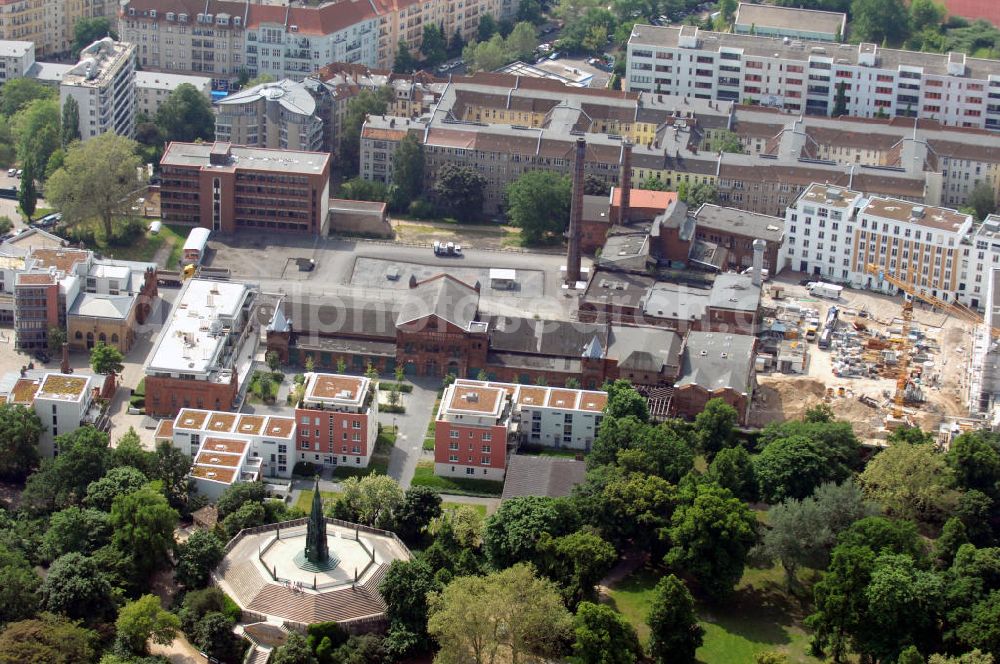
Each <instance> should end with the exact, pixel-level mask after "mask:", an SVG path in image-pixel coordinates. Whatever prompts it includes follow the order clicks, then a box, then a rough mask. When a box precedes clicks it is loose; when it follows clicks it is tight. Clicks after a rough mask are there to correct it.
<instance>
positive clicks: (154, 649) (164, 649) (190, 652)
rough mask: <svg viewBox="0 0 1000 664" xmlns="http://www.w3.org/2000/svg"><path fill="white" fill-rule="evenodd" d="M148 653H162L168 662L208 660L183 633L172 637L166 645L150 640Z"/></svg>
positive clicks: (194, 663) (183, 663)
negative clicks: (174, 637) (171, 641)
mask: <svg viewBox="0 0 1000 664" xmlns="http://www.w3.org/2000/svg"><path fill="white" fill-rule="evenodd" d="M149 653H150V654H151V655H163V656H164V657H166V658H167V659H168V660H169V661H170V664H207V662H208V660H207V659H205V658H204V657H202V655H201V653H200V652H198V649H197V648H195V647H194V646H193V645H191V644H190V643H189V642H188V640H187V639H186V638H185V637H184V635H183V634H182V635H180V636H178V637H177V638H176V639H174V641H173V643H171V644H170V645H168V646H164V645H160V644H158V643H152V642H151V643H150V644H149Z"/></svg>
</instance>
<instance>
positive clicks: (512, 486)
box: [500, 454, 587, 500]
mask: <svg viewBox="0 0 1000 664" xmlns="http://www.w3.org/2000/svg"><path fill="white" fill-rule="evenodd" d="M586 474H587V463H586V462H585V461H577V460H576V459H565V458H560V457H549V456H528V455H525V454H515V455H513V456H511V457H510V462H509V463H508V465H507V476H506V478H505V480H504V483H503V494H502V495H501V497H500V499H501V500H508V499H510V498H516V497H518V496H548V497H550V498H561V497H563V496H568V495H569V494H570V492H571V491H572V490H573V487H574V486H576V485H577V484H581V483H582V482H583V480H584V477H585V476H586Z"/></svg>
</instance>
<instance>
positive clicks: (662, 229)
mask: <svg viewBox="0 0 1000 664" xmlns="http://www.w3.org/2000/svg"><path fill="white" fill-rule="evenodd" d="M784 236H785V220H784V219H781V218H779V217H772V216H770V215H766V214H759V213H756V212H747V211H746V210H738V209H736V208H728V207H721V206H719V205H710V204H707V203H706V204H705V205H702V206H701V207H700V208H698V210H697V211H695V212H692V211H691V210H689V209H688V207H687V205H685V204H684V203H681V202H676V203H674V204H673V205H671V206H669V207H668V208H667V209H666V210H665V211H664V212H663V213H662V214H661V215H660V216H658V217H657V218H656V220H655V221H654V222H653V225H652V228H651V229H650V241H651V245H650V253H651V254H652V255H653V256H654V257H655V258H658V259H659V260H660V261H661V262H672V263H687V262H688V261H689V260H690V261H693V262H696V263H698V262H700V263H704V264H705V266H706V267H710V268H714V269H717V270H723V271H725V270H738V271H742V270H743V269H745V268H748V267H750V266H751V265H753V242H754V240H757V239H760V240H764V242H765V243H766V247H765V249H764V269H766V270H768V271H769V272H770V273H771V274H777V271H776V266H777V265H779V260H778V252H779V251H780V250H781V245H782V243H783V242H784ZM697 245H701V246H697ZM705 256H709V257H710V258H707V259H706V258H705Z"/></svg>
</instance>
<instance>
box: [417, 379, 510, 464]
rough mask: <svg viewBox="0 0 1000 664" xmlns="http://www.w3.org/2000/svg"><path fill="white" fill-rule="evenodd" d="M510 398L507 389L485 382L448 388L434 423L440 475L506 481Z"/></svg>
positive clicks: (435, 462) (454, 385) (436, 462)
mask: <svg viewBox="0 0 1000 664" xmlns="http://www.w3.org/2000/svg"><path fill="white" fill-rule="evenodd" d="M509 397H510V394H509V393H508V391H507V390H506V389H505V388H502V387H488V386H486V385H483V384H479V385H459V384H453V385H449V386H448V387H447V388H445V391H444V395H443V396H442V397H441V406H440V408H439V409H438V412H437V417H436V423H435V426H434V473H435V474H436V475H443V476H446V477H469V478H475V479H481V480H496V481H500V480H503V477H504V473H505V472H506V468H507V443H508V428H509V423H510V413H511V402H510V398H509ZM511 442H513V440H512V441H511Z"/></svg>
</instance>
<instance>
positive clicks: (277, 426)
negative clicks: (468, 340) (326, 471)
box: [156, 408, 296, 483]
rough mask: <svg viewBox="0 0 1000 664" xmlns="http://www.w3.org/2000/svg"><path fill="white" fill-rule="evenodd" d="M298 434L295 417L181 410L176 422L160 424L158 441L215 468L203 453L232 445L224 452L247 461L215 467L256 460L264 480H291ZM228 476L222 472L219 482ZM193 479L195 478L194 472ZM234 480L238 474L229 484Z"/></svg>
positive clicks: (190, 409)
mask: <svg viewBox="0 0 1000 664" xmlns="http://www.w3.org/2000/svg"><path fill="white" fill-rule="evenodd" d="M295 433H296V426H295V419H294V418H292V417H282V416H278V415H257V414H247V413H227V412H223V411H215V410H202V409H197V408H182V409H181V410H180V411H179V412H178V413H177V416H176V417H174V418H173V419H166V420H161V421H160V424H159V426H158V427H157V429H156V439H157V440H158V441H160V440H167V441H170V442H171V443H172V444H173V446H174V447H176V448H177V449H179V450H180V451H182V452H184V453H185V454H188V455H190V456H191V458H192V459H194V460H195V464H196V465H197V464H198V463H205V464H206V465H209V466H211V465H213V464H212V463H210V462H209V461H210V460H209V459H208V458H205V457H203V456H202V454H203V453H205V452H214V451H215V444H220V443H221V444H226V445H230V447H229V448H228V449H226V450H221V451H224V452H225V453H226V454H236V455H243V457H245V458H244V460H243V461H242V462H241V463H240V464H235V463H232V461H234V460H233V459H229V461H230V463H228V464H226V463H223V464H214V465H222V466H224V467H226V466H228V467H229V468H237V469H238V468H242V467H244V466H245V465H246V463H247V461H246V460H254V459H256V461H255V462H254V461H251V463H252V464H253V465H255V466H256V470H257V471H259V472H260V475H261V476H262V477H283V478H289V477H291V476H292V467H293V466H294V464H295V455H294V446H295ZM212 441H214V444H213V443H212ZM238 443H239V444H242V446H241V445H238ZM241 447H242V448H241ZM226 475H227V474H226V473H221V474H220V477H219V478H216V479H217V480H219V479H227V478H226ZM192 476H195V477H196V475H194V472H193V471H192ZM234 478H235V480H238V479H239V476H238V473H237V474H234V475H233V477H232V478H229V479H230V483H231V482H232V481H233V479H234Z"/></svg>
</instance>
